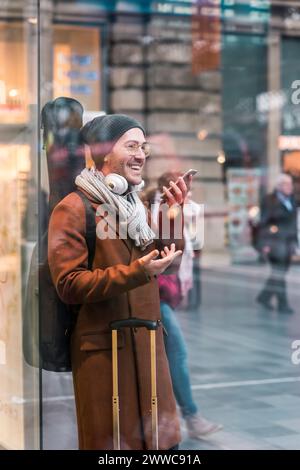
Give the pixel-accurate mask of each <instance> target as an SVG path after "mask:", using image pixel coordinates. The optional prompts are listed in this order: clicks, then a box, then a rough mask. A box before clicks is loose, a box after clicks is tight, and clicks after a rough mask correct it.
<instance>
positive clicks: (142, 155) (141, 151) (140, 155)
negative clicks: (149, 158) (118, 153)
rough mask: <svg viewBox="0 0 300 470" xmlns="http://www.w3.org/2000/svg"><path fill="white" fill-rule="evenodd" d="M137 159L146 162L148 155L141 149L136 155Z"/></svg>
mask: <svg viewBox="0 0 300 470" xmlns="http://www.w3.org/2000/svg"><path fill="white" fill-rule="evenodd" d="M135 158H136V159H138V160H143V161H144V160H145V159H146V155H145V153H144V151H143V150H142V148H141V147H139V148H138V149H137V153H136V154H135Z"/></svg>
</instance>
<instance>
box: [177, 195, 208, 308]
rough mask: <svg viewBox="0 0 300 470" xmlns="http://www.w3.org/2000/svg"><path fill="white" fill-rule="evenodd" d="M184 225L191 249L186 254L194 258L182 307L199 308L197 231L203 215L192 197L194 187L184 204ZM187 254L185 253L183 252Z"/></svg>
mask: <svg viewBox="0 0 300 470" xmlns="http://www.w3.org/2000/svg"><path fill="white" fill-rule="evenodd" d="M184 207H185V208H184V226H185V232H186V237H185V238H186V239H188V240H189V251H187V252H186V256H189V257H190V258H191V260H192V277H191V278H190V279H191V281H190V283H189V285H188V286H187V287H188V290H186V291H185V293H184V292H183V299H182V302H181V307H184V308H187V309H188V310H197V309H198V308H199V307H200V305H201V267H200V259H201V249H200V246H199V245H200V244H199V237H198V235H199V234H197V233H196V231H197V230H199V227H200V223H199V222H198V219H199V218H201V217H202V216H203V214H202V210H201V206H200V204H198V203H197V202H195V201H193V199H192V188H189V192H188V194H187V200H186V205H185V206H184ZM183 256H185V253H184V254H183Z"/></svg>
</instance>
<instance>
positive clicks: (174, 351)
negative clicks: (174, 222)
mask: <svg viewBox="0 0 300 470" xmlns="http://www.w3.org/2000/svg"><path fill="white" fill-rule="evenodd" d="M181 175H182V173H180V172H175V171H174V172H167V173H164V174H163V175H162V176H161V177H160V178H159V180H158V188H157V189H156V188H154V189H153V188H152V189H149V190H148V191H145V192H144V194H143V195H142V200H143V202H144V203H145V204H146V205H147V206H148V208H149V209H151V208H152V217H153V219H154V221H155V220H156V219H157V217H158V210H159V202H160V197H161V195H162V193H163V187H164V186H166V187H168V186H169V182H170V181H174V182H175V181H176V180H177V178H178V177H179V176H181ZM194 204H196V203H194ZM197 206H198V204H197ZM188 210H190V211H191V208H190V209H188ZM184 239H185V249H184V252H183V255H182V258H181V263H180V267H179V271H178V274H171V273H168V271H166V272H165V273H164V274H160V275H159V276H158V285H159V294H160V301H161V303H160V309H161V318H162V323H163V326H164V330H165V335H164V341H165V347H166V353H167V357H168V361H169V367H170V373H171V379H172V385H173V390H174V394H175V397H176V401H177V403H178V405H179V408H180V411H181V414H182V417H183V418H184V420H185V423H186V428H187V431H188V435H189V437H190V438H191V439H201V438H203V437H204V436H207V435H209V434H212V433H215V432H217V431H219V430H221V429H222V427H223V426H222V425H220V424H217V423H214V422H211V421H209V420H207V419H206V418H204V417H203V416H202V414H200V413H199V410H198V405H197V404H196V402H195V400H194V398H193V394H192V389H191V382H190V374H189V369H188V356H187V348H186V343H185V339H184V336H183V334H182V331H181V327H180V324H179V322H178V320H177V318H176V314H175V309H176V308H177V307H179V305H181V303H182V301H184V305H187V304H186V301H188V294H189V292H190V290H191V289H192V287H193V257H194V253H193V244H192V241H191V239H190V237H189V231H188V230H187V227H186V225H185V228H184Z"/></svg>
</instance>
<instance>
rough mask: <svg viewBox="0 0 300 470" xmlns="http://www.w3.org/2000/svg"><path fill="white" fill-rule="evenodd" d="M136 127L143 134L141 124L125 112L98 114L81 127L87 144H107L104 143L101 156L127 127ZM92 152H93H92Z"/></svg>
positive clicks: (108, 150) (107, 151)
mask: <svg viewBox="0 0 300 470" xmlns="http://www.w3.org/2000/svg"><path fill="white" fill-rule="evenodd" d="M135 127H138V128H139V129H141V131H142V132H143V133H144V135H145V130H144V129H143V127H142V126H141V124H140V123H139V122H138V121H136V120H135V119H133V118H132V117H130V116H126V114H106V115H104V116H98V117H96V118H94V119H92V120H91V121H89V122H87V123H86V124H85V125H84V126H83V128H82V129H81V135H82V138H83V141H84V142H85V143H86V144H88V145H91V144H97V143H102V144H107V145H104V147H103V149H105V152H103V154H102V155H103V156H104V155H106V154H107V153H109V152H110V151H111V149H112V148H113V146H114V144H115V143H116V142H117V140H119V138H120V137H122V135H123V134H125V132H127V131H129V129H132V128H135ZM92 153H93V152H92Z"/></svg>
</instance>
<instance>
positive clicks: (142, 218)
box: [75, 168, 155, 250]
mask: <svg viewBox="0 0 300 470" xmlns="http://www.w3.org/2000/svg"><path fill="white" fill-rule="evenodd" d="M75 184H76V186H78V187H79V188H81V189H83V190H84V191H86V192H87V193H88V194H89V195H90V196H91V197H93V198H94V199H95V200H96V201H97V202H99V204H105V205H106V207H107V206H108V207H111V208H112V212H113V213H114V214H115V213H116V212H117V214H118V215H119V221H120V225H121V223H122V224H126V228H127V234H128V236H129V237H130V238H131V239H132V240H133V241H134V243H135V246H137V247H139V248H141V250H144V249H145V248H146V247H147V246H148V245H150V244H151V243H152V242H153V240H154V238H155V233H154V232H153V231H152V230H151V228H150V227H149V225H148V222H147V213H146V209H145V207H144V205H143V203H142V201H141V200H140V198H139V197H138V195H137V194H136V192H131V193H128V194H127V195H126V194H125V195H122V196H120V195H118V194H115V193H113V192H112V191H110V190H109V189H108V188H107V186H106V185H105V183H104V175H103V173H101V171H99V170H96V169H95V168H90V169H87V168H85V169H84V170H83V171H82V172H81V173H80V175H78V176H77V177H76V179H75ZM132 189H133V190H134V186H133V187H132ZM122 226H123V227H124V225H122ZM122 233H123V232H122ZM123 238H124V237H123Z"/></svg>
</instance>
